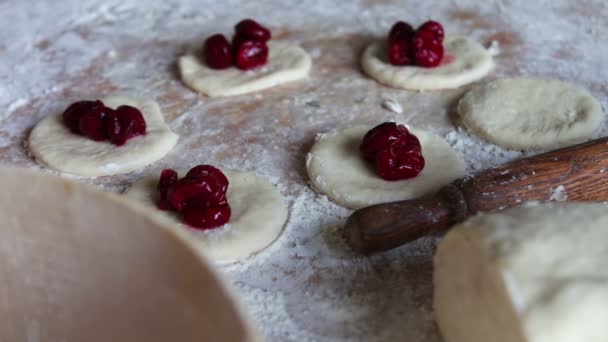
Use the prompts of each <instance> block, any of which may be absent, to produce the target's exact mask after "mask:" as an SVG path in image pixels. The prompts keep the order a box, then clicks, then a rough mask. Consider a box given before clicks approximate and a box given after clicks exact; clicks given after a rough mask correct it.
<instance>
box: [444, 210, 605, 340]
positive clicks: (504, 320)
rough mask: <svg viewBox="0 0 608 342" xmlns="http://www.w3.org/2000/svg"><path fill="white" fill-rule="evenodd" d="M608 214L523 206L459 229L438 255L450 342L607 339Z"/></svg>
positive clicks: (448, 237) (602, 211) (476, 219)
mask: <svg viewBox="0 0 608 342" xmlns="http://www.w3.org/2000/svg"><path fill="white" fill-rule="evenodd" d="M607 228H608V211H607V210H606V206H605V205H603V204H590V203H587V204H583V203H560V204H542V205H539V204H536V205H531V204H525V205H524V206H520V207H517V208H512V209H507V210H504V211H502V212H499V213H494V214H484V215H479V216H476V217H473V218H471V219H469V220H467V221H466V222H465V223H463V224H461V225H459V226H457V227H455V228H453V229H452V230H451V231H450V232H449V233H448V234H447V236H446V237H445V239H444V240H443V241H442V242H441V244H440V246H439V248H438V250H437V255H436V256H435V271H434V272H435V273H434V284H435V293H434V309H435V315H436V318H437V322H438V325H439V327H440V329H441V332H442V335H443V336H444V338H445V340H446V342H487V341H495V342H571V341H589V342H590V341H594V342H601V341H608V330H606V317H608V268H606V260H608V247H607V244H606V241H608V229H607Z"/></svg>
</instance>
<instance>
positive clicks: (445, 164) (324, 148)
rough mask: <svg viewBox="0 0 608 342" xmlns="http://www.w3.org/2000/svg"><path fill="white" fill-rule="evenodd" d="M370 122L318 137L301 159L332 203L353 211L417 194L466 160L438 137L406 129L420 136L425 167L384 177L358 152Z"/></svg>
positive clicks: (460, 170)
mask: <svg viewBox="0 0 608 342" xmlns="http://www.w3.org/2000/svg"><path fill="white" fill-rule="evenodd" d="M373 127H374V126H367V125H363V126H355V127H351V128H348V129H345V130H342V131H338V132H332V133H328V134H323V135H320V136H319V137H318V139H317V141H316V143H315V144H314V146H313V147H312V149H311V150H310V153H309V154H308V156H307V158H306V169H307V171H308V177H309V178H310V182H311V183H312V186H313V187H314V188H315V189H316V190H317V191H318V192H320V193H322V194H325V195H327V197H329V198H330V199H331V200H332V201H334V202H336V203H338V204H340V205H343V206H346V207H349V208H353V209H359V208H362V207H366V206H370V205H373V204H378V203H384V202H394V201H401V200H407V199H412V198H416V197H419V196H422V195H426V194H428V193H431V192H434V191H436V190H439V188H441V187H442V186H444V185H446V184H448V183H450V182H451V181H453V180H455V179H457V178H459V177H461V176H462V175H463V174H464V169H465V164H464V161H463V160H462V158H461V157H460V155H458V153H456V151H454V150H453V149H452V148H451V147H450V145H448V144H447V143H446V142H445V141H444V140H443V139H441V138H440V137H438V136H436V135H433V134H431V133H429V132H426V131H423V130H418V129H410V131H411V132H412V133H413V134H415V135H416V136H417V137H418V139H419V140H420V144H421V146H422V155H423V156H424V160H425V167H424V169H423V170H422V172H420V174H419V175H418V176H416V177H415V178H411V179H406V180H400V181H385V180H383V179H382V178H380V177H379V176H378V175H377V174H376V173H375V170H374V169H373V167H372V166H371V165H368V164H367V163H366V162H365V160H364V159H363V158H362V157H361V154H360V153H359V145H360V144H361V140H362V139H363V136H364V135H365V133H367V132H368V131H369V130H370V129H372V128H373Z"/></svg>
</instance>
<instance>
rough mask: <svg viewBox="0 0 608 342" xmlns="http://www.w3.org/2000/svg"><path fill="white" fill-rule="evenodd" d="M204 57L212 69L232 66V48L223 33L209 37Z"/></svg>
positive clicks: (204, 49) (204, 47)
mask: <svg viewBox="0 0 608 342" xmlns="http://www.w3.org/2000/svg"><path fill="white" fill-rule="evenodd" d="M203 57H204V59H205V62H206V63H207V66H209V67H210V68H212V69H226V68H229V67H231V66H232V49H231V48H230V43H229V42H228V40H227V39H226V37H224V35H222V34H214V35H213V36H211V37H209V38H207V40H206V41H205V45H204V46H203Z"/></svg>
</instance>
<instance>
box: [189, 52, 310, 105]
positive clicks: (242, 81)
mask: <svg viewBox="0 0 608 342" xmlns="http://www.w3.org/2000/svg"><path fill="white" fill-rule="evenodd" d="M268 47H269V52H268V63H267V64H266V65H265V66H263V67H260V68H257V69H254V70H249V71H243V70H240V69H237V68H236V67H232V68H228V69H222V70H215V69H211V68H209V67H207V66H206V65H205V63H204V62H202V61H201V58H200V57H199V56H200V52H198V51H191V52H189V53H188V54H186V55H185V56H182V57H180V58H179V61H178V65H179V70H180V73H181V76H182V80H183V81H184V83H186V85H188V86H189V87H190V88H192V89H194V90H195V91H197V92H200V93H203V94H206V95H208V96H211V97H216V96H231V95H241V94H246V93H251V92H254V91H258V90H262V89H267V88H271V87H274V86H276V85H279V84H283V83H287V82H291V81H296V80H299V79H303V78H306V77H307V76H308V72H309V71H310V67H311V65H312V61H311V58H310V56H309V55H308V53H306V51H304V50H303V49H302V48H300V47H299V46H294V45H289V44H285V43H275V42H269V43H268Z"/></svg>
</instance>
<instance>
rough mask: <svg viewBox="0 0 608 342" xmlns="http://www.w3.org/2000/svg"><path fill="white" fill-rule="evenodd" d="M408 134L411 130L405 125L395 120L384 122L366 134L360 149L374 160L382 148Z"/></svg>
mask: <svg viewBox="0 0 608 342" xmlns="http://www.w3.org/2000/svg"><path fill="white" fill-rule="evenodd" d="M408 134H409V131H408V130H407V128H405V126H403V125H397V124H396V123H394V122H384V123H381V124H380V125H378V126H376V127H374V128H372V129H371V130H370V131H369V132H367V133H366V134H365V136H364V137H363V141H362V142H361V145H360V146H359V150H360V151H361V153H362V154H363V157H364V158H365V159H366V160H368V161H370V162H373V161H374V160H376V155H377V154H378V152H379V151H380V150H382V149H384V148H385V147H386V146H388V145H391V144H393V143H395V142H396V141H397V140H399V139H400V138H402V137H404V136H407V135H408Z"/></svg>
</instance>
